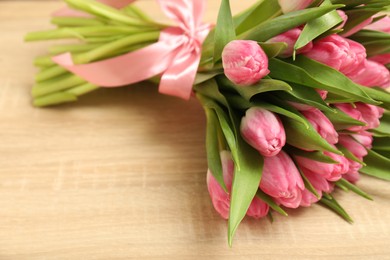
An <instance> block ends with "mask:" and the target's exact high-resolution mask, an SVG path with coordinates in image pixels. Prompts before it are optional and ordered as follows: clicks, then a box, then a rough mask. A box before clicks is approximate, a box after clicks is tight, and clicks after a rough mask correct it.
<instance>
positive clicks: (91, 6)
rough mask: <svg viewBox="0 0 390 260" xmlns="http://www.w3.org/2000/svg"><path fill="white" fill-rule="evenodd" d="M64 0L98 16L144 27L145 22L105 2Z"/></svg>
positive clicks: (72, 5)
mask: <svg viewBox="0 0 390 260" xmlns="http://www.w3.org/2000/svg"><path fill="white" fill-rule="evenodd" d="M65 2H66V3H67V4H68V5H69V6H71V7H73V8H75V9H77V10H81V11H84V12H87V13H90V14H92V15H96V16H99V17H103V18H107V19H109V20H113V21H117V22H121V23H123V24H126V25H133V26H140V27H144V26H145V23H144V22H143V21H140V20H138V19H134V18H132V17H130V16H127V15H125V14H124V13H122V12H121V11H120V10H118V9H115V8H113V7H110V6H107V5H105V4H102V3H99V2H96V1H92V0H83V1H80V0H65Z"/></svg>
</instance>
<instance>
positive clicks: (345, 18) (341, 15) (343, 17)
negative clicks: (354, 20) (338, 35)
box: [336, 10, 348, 29]
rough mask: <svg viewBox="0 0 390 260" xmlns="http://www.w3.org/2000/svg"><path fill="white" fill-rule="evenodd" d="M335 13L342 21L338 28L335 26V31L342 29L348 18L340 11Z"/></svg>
mask: <svg viewBox="0 0 390 260" xmlns="http://www.w3.org/2000/svg"><path fill="white" fill-rule="evenodd" d="M337 13H338V14H339V15H340V17H341V19H343V22H342V23H341V24H340V25H339V26H337V28H336V29H343V28H344V25H345V23H346V22H347V20H348V16H347V15H346V14H345V12H344V11H342V10H337Z"/></svg>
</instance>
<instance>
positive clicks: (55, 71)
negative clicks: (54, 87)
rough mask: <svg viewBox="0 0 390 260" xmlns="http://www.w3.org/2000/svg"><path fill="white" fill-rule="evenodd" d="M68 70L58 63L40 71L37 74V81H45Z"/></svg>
mask: <svg viewBox="0 0 390 260" xmlns="http://www.w3.org/2000/svg"><path fill="white" fill-rule="evenodd" d="M67 72H68V71H67V70H66V69H64V68H63V67H60V66H58V65H54V66H52V67H48V68H44V69H43V70H42V71H40V72H39V73H38V74H37V75H36V76H35V81H36V82H43V81H45V80H49V79H51V78H54V77H57V76H60V75H62V74H65V73H67Z"/></svg>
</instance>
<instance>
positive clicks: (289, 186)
mask: <svg viewBox="0 0 390 260" xmlns="http://www.w3.org/2000/svg"><path fill="white" fill-rule="evenodd" d="M260 188H261V189H262V190H263V191H264V192H265V193H267V194H268V195H270V196H272V197H273V198H274V199H275V201H276V202H277V203H279V204H282V205H283V206H286V207H288V208H297V207H298V206H299V204H300V203H301V200H302V191H303V190H304V189H305V185H304V184H303V180H302V178H301V176H300V174H299V171H298V169H297V167H296V166H295V164H294V162H293V160H292V159H291V158H290V157H289V156H288V155H287V154H286V153H285V152H283V151H281V152H280V153H279V154H278V155H275V156H273V157H265V158H264V168H263V175H262V177H261V182H260Z"/></svg>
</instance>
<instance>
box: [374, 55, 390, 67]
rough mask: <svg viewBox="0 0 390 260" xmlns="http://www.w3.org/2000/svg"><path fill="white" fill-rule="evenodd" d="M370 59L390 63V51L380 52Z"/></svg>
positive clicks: (383, 63) (384, 63) (380, 62)
mask: <svg viewBox="0 0 390 260" xmlns="http://www.w3.org/2000/svg"><path fill="white" fill-rule="evenodd" d="M369 60H371V61H375V62H377V63H379V64H382V65H386V64H390V53H385V54H378V55H375V56H372V57H370V58H369Z"/></svg>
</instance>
